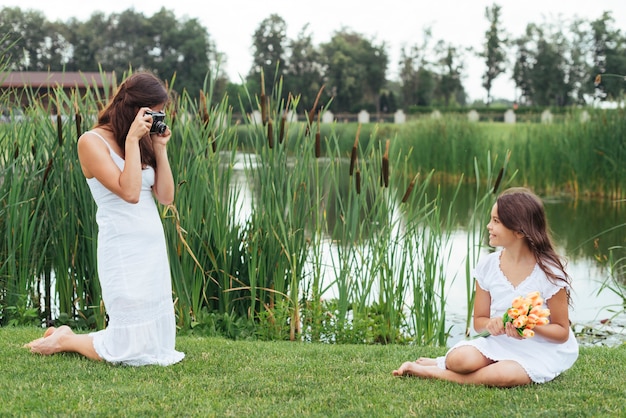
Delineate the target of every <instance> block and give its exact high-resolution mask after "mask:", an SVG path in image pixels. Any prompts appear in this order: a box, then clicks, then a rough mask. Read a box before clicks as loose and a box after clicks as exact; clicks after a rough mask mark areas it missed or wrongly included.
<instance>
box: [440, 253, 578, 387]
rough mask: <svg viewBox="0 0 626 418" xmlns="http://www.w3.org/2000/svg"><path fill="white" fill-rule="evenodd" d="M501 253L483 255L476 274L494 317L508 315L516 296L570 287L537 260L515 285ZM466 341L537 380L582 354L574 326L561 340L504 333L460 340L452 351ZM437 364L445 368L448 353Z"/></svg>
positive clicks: (547, 295)
mask: <svg viewBox="0 0 626 418" xmlns="http://www.w3.org/2000/svg"><path fill="white" fill-rule="evenodd" d="M501 254H502V250H498V251H496V252H494V253H492V254H489V255H487V256H485V257H483V258H482V259H481V260H480V262H479V263H478V265H477V266H476V268H475V270H474V277H475V278H476V280H477V281H478V284H479V285H480V287H481V288H483V289H484V290H486V291H488V292H489V293H490V295H491V317H494V316H500V317H501V316H502V315H504V313H505V312H506V311H507V310H508V309H509V308H510V307H511V302H512V301H513V298H515V297H516V296H526V295H527V294H529V293H530V292H534V291H537V290H538V291H539V292H541V297H542V298H543V299H544V301H548V300H549V299H550V298H551V297H552V296H554V295H555V294H556V293H557V292H558V291H559V290H560V289H562V288H564V287H567V284H565V282H562V283H558V284H554V283H552V282H550V281H549V280H548V278H547V276H546V274H545V273H544V272H543V270H541V268H540V267H539V265H538V264H535V268H534V270H533V271H532V273H531V274H530V276H528V277H527V278H526V279H525V280H524V281H523V282H522V283H520V284H519V285H518V286H517V287H514V286H513V285H512V284H511V282H509V281H508V279H507V278H506V277H505V276H504V273H502V270H501V269H500V255H501ZM464 345H471V346H474V347H476V348H477V349H478V350H479V351H480V352H481V353H482V354H483V355H484V356H486V357H487V358H490V359H492V360H495V361H500V360H513V361H516V362H517V363H519V364H520V365H521V366H522V367H523V368H524V370H526V373H528V376H529V377H530V379H531V380H532V381H533V382H535V383H545V382H548V381H550V380H552V379H554V378H555V377H557V376H558V375H559V374H561V373H562V372H564V371H565V370H567V369H569V368H570V367H572V365H573V364H574V362H575V361H576V359H577V358H578V342H577V341H576V337H575V336H574V333H573V332H572V330H571V329H570V330H569V338H568V340H567V341H566V342H564V343H560V344H557V343H553V342H550V341H548V340H546V339H545V338H543V337H541V336H540V335H535V336H534V337H532V338H525V339H523V340H517V339H515V338H510V337H507V336H506V335H504V334H503V335H498V336H489V337H486V338H475V339H470V340H464V341H460V342H458V343H457V344H455V345H454V346H453V347H452V348H450V350H448V353H449V352H450V351H452V350H454V349H455V348H457V347H460V346H464ZM437 365H438V366H439V367H440V368H443V369H445V356H444V357H439V358H437Z"/></svg>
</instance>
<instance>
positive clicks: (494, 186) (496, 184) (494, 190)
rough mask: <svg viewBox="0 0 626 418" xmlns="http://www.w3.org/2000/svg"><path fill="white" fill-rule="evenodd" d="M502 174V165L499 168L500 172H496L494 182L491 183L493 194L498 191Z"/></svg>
mask: <svg viewBox="0 0 626 418" xmlns="http://www.w3.org/2000/svg"><path fill="white" fill-rule="evenodd" d="M503 174H504V167H502V168H501V169H500V172H499V173H498V177H497V178H496V182H495V183H494V185H493V194H496V193H497V192H498V187H500V181H502V175H503Z"/></svg>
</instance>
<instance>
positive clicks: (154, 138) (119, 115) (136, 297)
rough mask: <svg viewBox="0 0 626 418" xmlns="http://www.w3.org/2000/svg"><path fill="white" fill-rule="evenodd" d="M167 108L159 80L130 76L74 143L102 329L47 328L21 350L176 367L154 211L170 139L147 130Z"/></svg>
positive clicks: (170, 188)
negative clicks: (88, 208) (91, 223)
mask: <svg viewBox="0 0 626 418" xmlns="http://www.w3.org/2000/svg"><path fill="white" fill-rule="evenodd" d="M168 101H169V94H168V91H167V89H166V87H165V85H164V84H163V83H162V81H161V80H159V79H158V78H157V77H155V76H154V75H153V74H151V73H148V72H140V73H135V74H133V75H131V76H130V77H128V78H127V79H126V80H125V81H124V82H123V83H122V84H121V85H120V86H119V89H118V91H117V92H116V94H115V96H114V97H113V98H112V100H111V102H110V103H109V104H108V105H107V107H106V108H104V109H103V110H102V112H101V113H100V114H99V116H98V121H97V123H96V125H95V126H94V128H93V129H92V130H91V131H88V132H85V133H84V134H83V135H82V136H81V137H80V138H79V140H78V157H79V160H80V165H81V168H82V171H83V174H84V175H85V178H86V179H87V184H88V185H89V188H90V190H91V193H92V196H93V198H94V200H95V202H96V205H97V213H96V221H97V223H98V253H97V255H98V276H99V279H100V284H101V287H102V299H103V301H104V305H105V308H106V310H107V314H108V317H109V322H108V325H107V328H106V329H104V330H101V331H98V332H94V333H91V334H75V333H74V332H73V331H72V330H71V329H70V328H69V327H67V326H61V327H59V328H54V327H51V328H48V329H47V330H46V332H45V333H44V336H43V337H42V338H39V339H37V340H34V341H32V342H30V343H29V344H27V347H28V348H30V350H31V351H32V352H33V353H39V354H54V353H58V352H77V353H80V354H82V355H84V356H86V357H88V358H90V359H93V360H104V361H107V362H110V363H115V364H126V365H132V366H142V365H148V364H158V365H163V366H166V365H170V364H174V363H177V362H179V361H180V360H182V359H183V357H184V354H183V353H181V352H178V351H176V350H175V338H176V324H175V315H174V305H173V302H172V285H171V278H170V269H169V262H168V256H167V248H166V243H165V235H164V231H163V225H162V223H161V218H160V216H159V212H158V209H157V206H156V203H155V198H156V200H158V201H159V203H161V204H165V205H167V204H170V203H172V202H173V200H174V179H173V176H172V171H171V168H170V165H169V161H168V158H167V147H166V146H167V143H168V141H169V139H170V136H171V131H170V129H169V128H167V127H165V126H164V125H160V127H161V128H162V129H157V130H156V131H158V132H162V133H155V132H152V131H155V130H154V129H151V128H152V127H153V122H155V121H154V120H153V116H152V114H151V113H152V112H162V111H163V110H164V108H165V105H166V104H167V103H168Z"/></svg>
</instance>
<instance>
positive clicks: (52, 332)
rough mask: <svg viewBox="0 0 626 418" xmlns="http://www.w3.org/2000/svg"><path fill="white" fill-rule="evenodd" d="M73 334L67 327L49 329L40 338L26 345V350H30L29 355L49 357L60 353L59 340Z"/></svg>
mask: <svg viewBox="0 0 626 418" xmlns="http://www.w3.org/2000/svg"><path fill="white" fill-rule="evenodd" d="M71 334H73V331H72V330H71V329H70V327H68V326H67V325H63V326H60V327H59V328H54V327H50V328H48V329H47V330H46V332H45V333H44V335H43V337H42V338H38V339H36V340H33V341H31V342H29V343H28V344H26V348H30V351H31V353H37V354H43V355H50V354H54V353H58V352H60V351H62V347H61V339H62V338H63V337H65V336H67V335H71Z"/></svg>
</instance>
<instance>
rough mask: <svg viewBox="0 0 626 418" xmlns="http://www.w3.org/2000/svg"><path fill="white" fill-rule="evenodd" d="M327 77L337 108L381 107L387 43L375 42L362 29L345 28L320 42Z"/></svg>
mask: <svg viewBox="0 0 626 418" xmlns="http://www.w3.org/2000/svg"><path fill="white" fill-rule="evenodd" d="M321 50H322V57H323V59H324V66H325V68H326V73H325V81H326V84H327V85H328V87H329V90H330V94H331V95H332V96H333V103H332V107H333V108H334V110H335V111H337V112H358V111H359V110H361V109H363V108H367V110H370V111H374V110H375V111H380V109H379V108H378V106H379V101H378V97H379V94H380V91H381V89H382V87H383V86H384V84H385V79H386V77H385V75H386V72H387V64H388V57H387V54H386V52H385V45H384V43H383V44H382V45H374V44H373V43H372V41H370V40H368V39H366V38H364V37H363V35H361V34H359V33H355V32H352V31H349V30H347V29H345V28H344V29H342V30H340V31H338V32H335V33H334V35H333V37H332V38H331V40H330V42H328V43H325V44H322V45H321Z"/></svg>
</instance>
